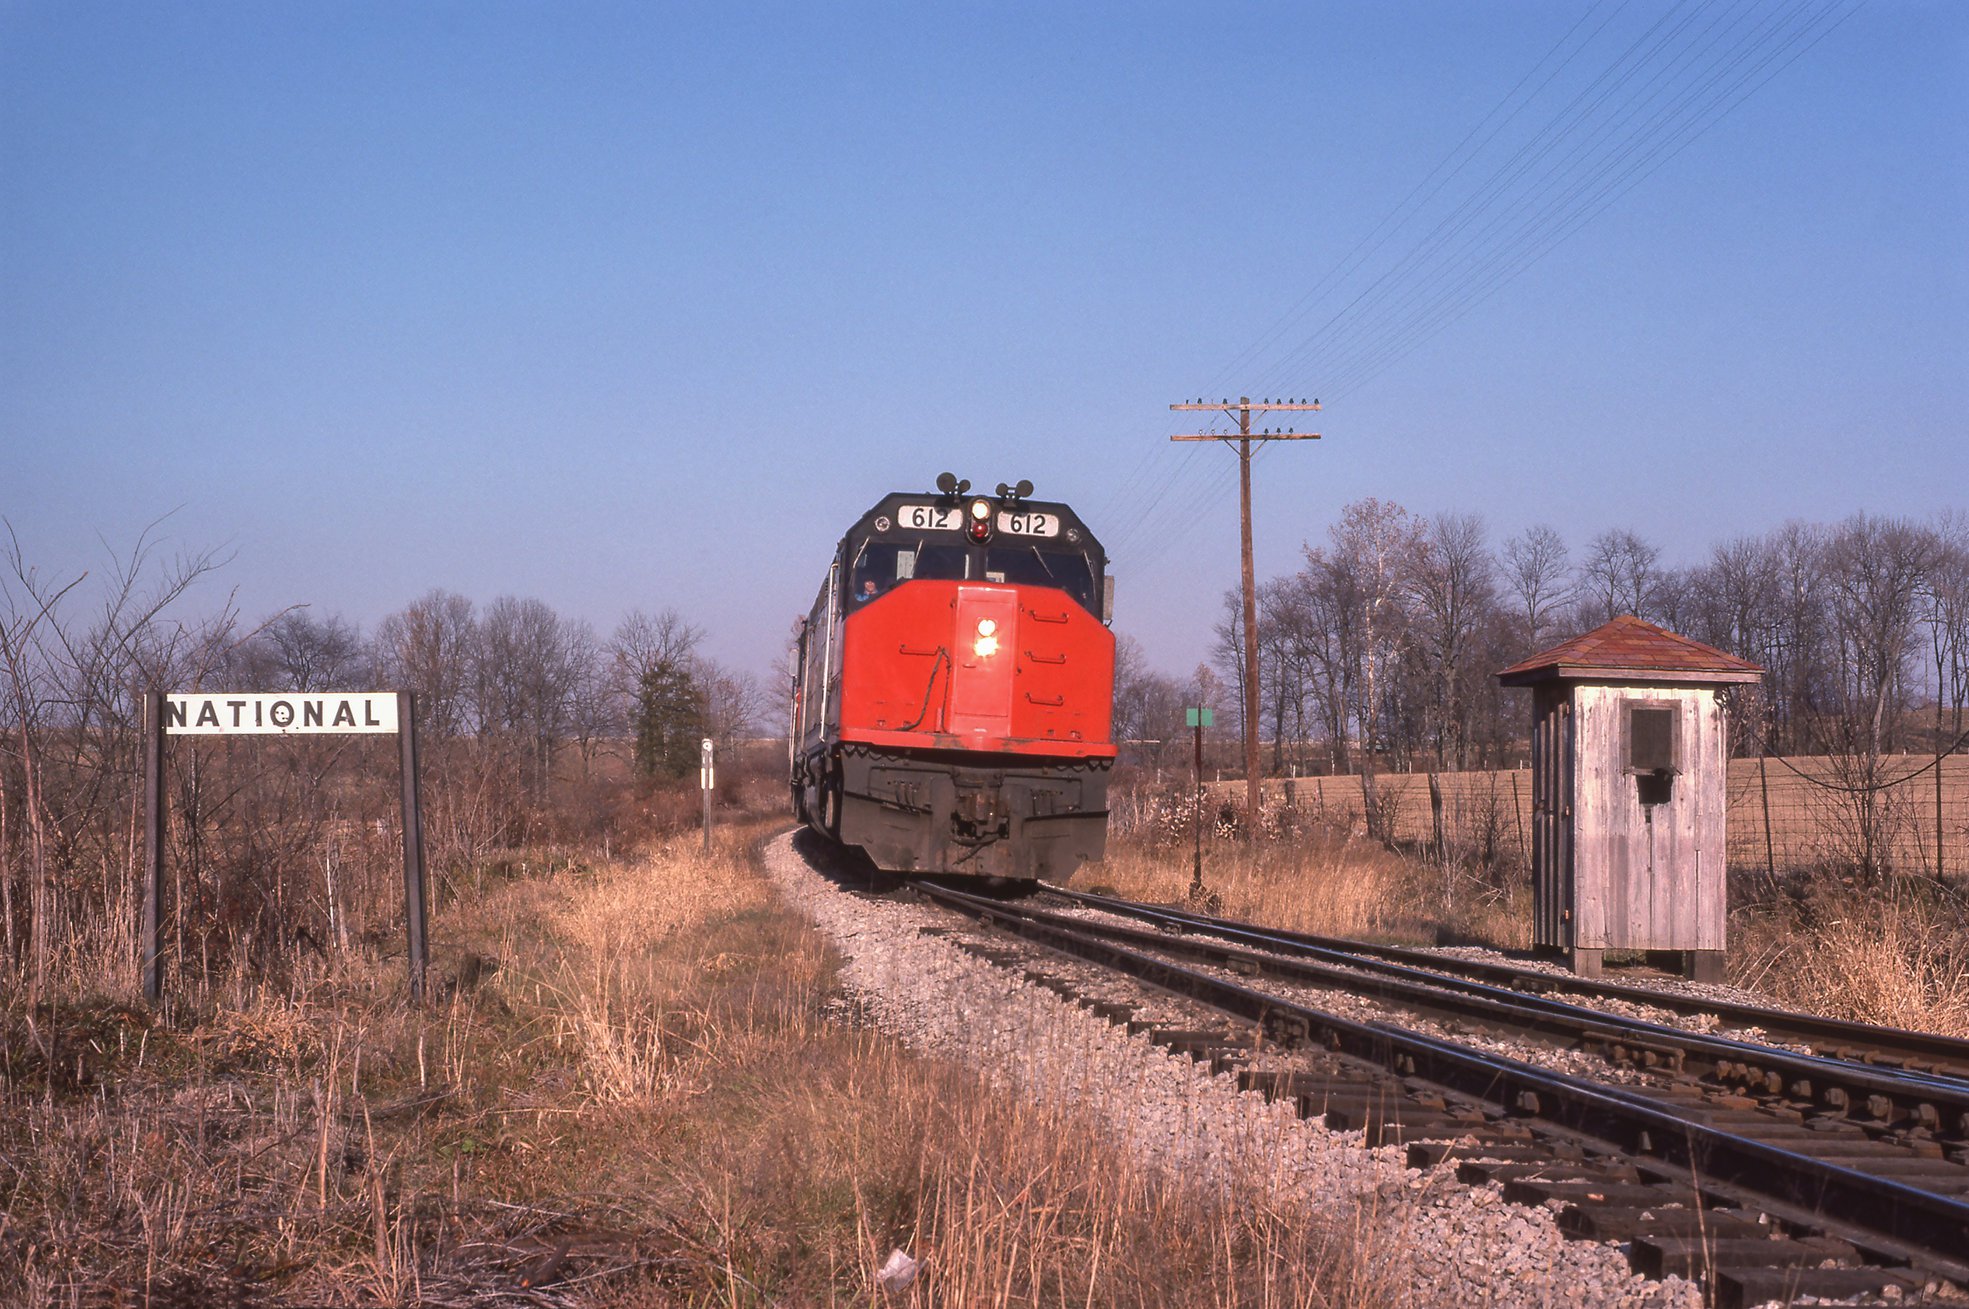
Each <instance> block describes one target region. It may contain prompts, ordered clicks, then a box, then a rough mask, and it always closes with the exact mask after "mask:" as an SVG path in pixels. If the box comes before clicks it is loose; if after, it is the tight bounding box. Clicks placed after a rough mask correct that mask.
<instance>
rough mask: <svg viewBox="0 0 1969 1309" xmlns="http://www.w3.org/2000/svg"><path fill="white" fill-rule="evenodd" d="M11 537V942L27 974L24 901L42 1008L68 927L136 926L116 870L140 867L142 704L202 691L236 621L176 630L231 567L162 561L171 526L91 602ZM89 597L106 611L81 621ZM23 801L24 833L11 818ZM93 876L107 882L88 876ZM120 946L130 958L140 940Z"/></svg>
mask: <svg viewBox="0 0 1969 1309" xmlns="http://www.w3.org/2000/svg"><path fill="white" fill-rule="evenodd" d="M0 526H4V528H5V533H6V539H5V542H4V544H0V727H4V729H5V731H4V733H0V918H4V920H5V924H4V930H3V931H0V939H4V944H5V948H6V951H7V962H8V963H9V965H11V966H14V967H18V966H19V965H20V963H21V962H22V960H21V955H20V946H19V943H20V937H21V934H20V931H19V928H20V923H19V915H20V913H21V910H22V908H23V905H22V898H23V897H22V896H21V895H20V894H19V892H21V891H23V890H24V891H25V892H26V895H25V901H26V904H25V909H26V914H27V923H26V933H25V935H26V937H27V959H26V963H27V968H28V977H29V989H30V993H31V994H32V995H34V996H39V995H41V994H42V993H43V991H44V989H45V987H46V985H47V969H48V964H49V960H50V957H51V955H52V953H53V952H54V951H55V950H56V949H57V948H58V947H59V946H60V945H61V944H62V943H61V942H60V941H58V940H57V925H58V924H63V923H68V924H73V923H76V922H79V921H90V920H93V921H99V922H100V921H114V922H128V921H134V909H133V907H132V906H131V905H130V904H129V902H128V900H127V895H128V890H127V888H128V887H129V885H130V879H129V878H128V877H127V875H125V876H115V877H113V876H112V873H111V870H112V869H120V870H123V871H124V872H125V873H126V874H127V869H128V864H129V859H130V857H131V856H130V847H129V843H128V840H127V835H126V834H127V830H128V828H127V824H126V821H125V819H126V815H127V806H128V797H129V796H130V795H132V794H134V787H135V779H136V777H137V775H138V773H139V771H140V767H141V763H140V752H139V745H138V739H139V730H138V729H139V727H140V710H139V707H138V700H137V693H138V692H140V691H142V690H145V689H147V688H150V687H154V686H161V685H167V684H169V683H170V682H172V681H177V682H179V683H180V684H186V685H195V684H196V683H197V681H198V678H199V676H200V675H201V673H202V671H203V669H204V668H205V667H207V666H209V663H210V662H211V661H212V660H213V659H214V658H215V657H216V655H217V654H218V653H219V652H220V651H221V650H223V649H224V648H225V637H226V635H227V633H229V631H230V627H231V622H232V617H233V615H232V611H231V605H230V602H228V603H227V604H226V605H225V606H223V607H222V609H221V612H220V615H219V616H218V618H216V619H212V620H207V622H206V623H205V624H204V625H203V627H202V630H200V629H187V628H186V627H184V626H183V625H182V624H179V623H176V622H174V621H173V620H172V619H171V618H170V617H169V611H170V610H171V609H172V607H173V606H174V605H175V604H177V602H178V601H179V600H180V599H181V598H182V597H183V596H184V595H185V593H186V592H187V591H189V590H190V589H191V588H192V587H193V586H194V585H195V584H196V583H197V582H198V581H199V580H200V579H202V578H204V577H205V576H206V575H208V574H209V573H211V572H212V571H213V570H215V569H216V568H218V567H220V566H222V564H223V562H224V561H223V560H222V559H220V558H219V557H217V556H216V555H215V554H213V553H211V552H205V553H192V554H185V555H180V556H179V557H177V558H175V559H170V560H166V559H164V558H162V557H161V553H160V549H159V543H158V540H157V537H156V531H157V528H158V526H159V524H157V523H153V524H151V525H150V526H149V527H147V528H145V529H144V531H143V532H142V533H141V534H140V535H139V536H138V538H137V541H136V544H135V545H134V546H133V547H132V548H131V549H130V551H129V552H128V553H127V554H125V555H120V556H111V558H110V559H109V561H108V565H107V567H106V568H105V569H104V570H103V571H102V575H101V576H102V580H101V581H100V582H99V583H98V584H97V585H96V586H95V587H94V588H93V590H92V591H91V592H84V591H82V590H81V589H80V588H81V587H82V584H83V582H84V581H85V580H87V578H88V576H89V575H88V574H87V573H80V574H76V575H73V576H70V577H67V578H66V579H62V580H50V579H47V578H44V576H43V575H42V574H41V572H40V570H39V569H38V568H37V567H36V566H35V565H34V564H33V563H31V562H30V561H29V559H28V557H27V553H26V551H25V550H24V549H23V547H22V545H21V542H20V538H19V536H18V535H17V534H16V533H15V531H14V528H13V525H12V524H11V523H7V522H5V521H4V520H0ZM87 594H93V595H94V596H95V597H96V599H95V604H94V607H93V609H92V610H91V611H88V612H85V613H83V614H79V615H78V614H77V613H76V612H75V610H76V608H77V607H78V606H79V605H80V604H81V602H82V601H81V597H82V596H84V595H87ZM188 656H189V657H188ZM16 798H17V804H18V812H19V813H20V815H21V820H22V825H23V826H24V828H25V831H24V832H21V833H15V832H12V831H10V830H9V824H8V823H7V822H6V818H5V815H6V814H7V813H8V811H9V810H10V809H13V808H15V804H16ZM90 869H94V870H96V871H97V872H98V873H99V875H100V876H99V880H94V881H92V880H91V879H89V878H88V877H87V876H86V875H85V874H86V873H87V871H88V870H90ZM126 910H127V911H129V912H128V913H127V914H126V913H125V912H124V911H126ZM118 940H120V941H121V942H122V943H124V944H128V940H127V931H126V932H124V934H123V935H122V936H120V937H118Z"/></svg>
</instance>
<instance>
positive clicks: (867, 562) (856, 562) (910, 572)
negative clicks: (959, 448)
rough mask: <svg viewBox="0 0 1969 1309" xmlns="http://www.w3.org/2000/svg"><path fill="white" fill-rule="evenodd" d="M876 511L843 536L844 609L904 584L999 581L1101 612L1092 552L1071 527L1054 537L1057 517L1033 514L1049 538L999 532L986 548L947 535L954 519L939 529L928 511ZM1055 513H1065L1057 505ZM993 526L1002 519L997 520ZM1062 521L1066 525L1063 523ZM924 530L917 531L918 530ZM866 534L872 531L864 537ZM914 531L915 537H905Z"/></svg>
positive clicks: (1097, 560) (1097, 561)
mask: <svg viewBox="0 0 1969 1309" xmlns="http://www.w3.org/2000/svg"><path fill="white" fill-rule="evenodd" d="M886 508H889V506H888V505H887V504H886V503H885V505H883V506H878V507H877V510H876V511H875V512H872V513H871V515H870V517H869V518H867V519H864V520H863V521H862V523H860V524H858V525H857V527H856V529H855V531H853V532H851V533H850V534H849V536H848V539H847V541H846V542H844V543H843V544H844V546H845V547H846V554H847V562H848V564H849V567H848V568H847V570H845V571H846V573H847V593H848V603H849V604H850V605H851V606H853V605H860V604H864V603H866V602H868V601H870V600H873V599H875V598H876V597H877V596H880V595H883V594H885V593H887V592H888V591H889V590H890V589H892V588H893V587H895V586H896V585H898V584H899V583H902V582H906V581H910V580H912V579H924V580H936V581H953V582H964V581H971V582H1003V583H1008V584H1011V585H1015V586H1050V587H1054V588H1057V589H1058V590H1061V591H1064V592H1066V593H1067V594H1068V595H1070V596H1072V597H1073V599H1074V602H1075V603H1077V604H1078V605H1080V606H1081V607H1082V608H1083V609H1086V610H1087V611H1088V612H1090V613H1092V614H1094V615H1095V616H1096V617H1099V616H1100V613H1101V564H1102V557H1101V552H1100V547H1099V546H1098V545H1097V544H1095V543H1094V541H1093V540H1092V539H1091V538H1089V537H1088V536H1087V535H1086V533H1085V530H1084V529H1082V528H1079V527H1078V526H1077V525H1074V526H1073V527H1072V530H1071V531H1070V532H1066V533H1060V532H1059V526H1060V523H1061V519H1062V515H1061V513H1053V512H1048V513H1045V514H1041V513H1037V512H1035V513H1034V514H1033V515H1032V521H1035V522H1037V521H1039V520H1041V519H1045V520H1047V521H1048V525H1049V528H1050V530H1051V531H1052V532H1054V533H1059V534H1057V535H1046V536H1029V535H1014V534H1012V533H1010V532H1007V531H1003V530H1001V531H1000V532H999V533H998V534H997V535H996V536H995V538H994V539H993V540H992V541H991V543H990V544H988V545H982V546H980V545H973V544H971V543H969V542H967V541H965V539H964V537H963V535H962V534H961V533H960V532H958V531H957V530H955V528H956V527H957V526H958V523H959V522H961V520H960V519H957V517H956V515H955V514H952V516H951V517H952V520H953V521H952V522H951V523H950V524H949V525H948V528H949V529H950V530H937V529H941V528H945V527H946V525H945V524H943V523H942V522H939V521H935V520H934V517H933V515H932V512H931V508H930V507H920V506H907V505H905V506H903V507H902V509H903V510H905V511H907V510H912V509H913V510H915V511H916V512H915V514H914V516H913V517H912V516H911V515H910V514H908V513H906V512H896V513H894V515H893V516H891V514H890V513H885V512H882V510H884V509H886ZM1060 510H1061V511H1062V512H1065V510H1064V506H1060ZM1000 521H1001V523H1003V522H1004V521H1005V520H1004V519H1003V518H1001V520H1000ZM1066 521H1067V522H1068V523H1069V524H1072V519H1071V517H1070V516H1069V517H1067V519H1066ZM924 527H928V528H930V529H931V530H928V531H925V530H921V528H924ZM871 529H872V530H871ZM912 529H916V530H912Z"/></svg>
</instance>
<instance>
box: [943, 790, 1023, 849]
mask: <svg viewBox="0 0 1969 1309" xmlns="http://www.w3.org/2000/svg"><path fill="white" fill-rule="evenodd" d="M950 827H951V832H952V835H953V836H954V837H955V838H956V840H957V841H958V842H960V843H961V844H964V845H985V844H988V843H990V842H992V841H997V840H1001V839H1002V838H1004V837H1007V836H1010V835H1011V834H1012V818H1011V815H1010V814H1008V813H1006V811H1005V802H1004V800H1003V799H1002V798H1001V797H1000V796H999V794H998V792H997V791H985V790H960V791H959V792H958V793H957V803H956V805H955V806H954V807H953V808H952V810H951V815H950Z"/></svg>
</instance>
